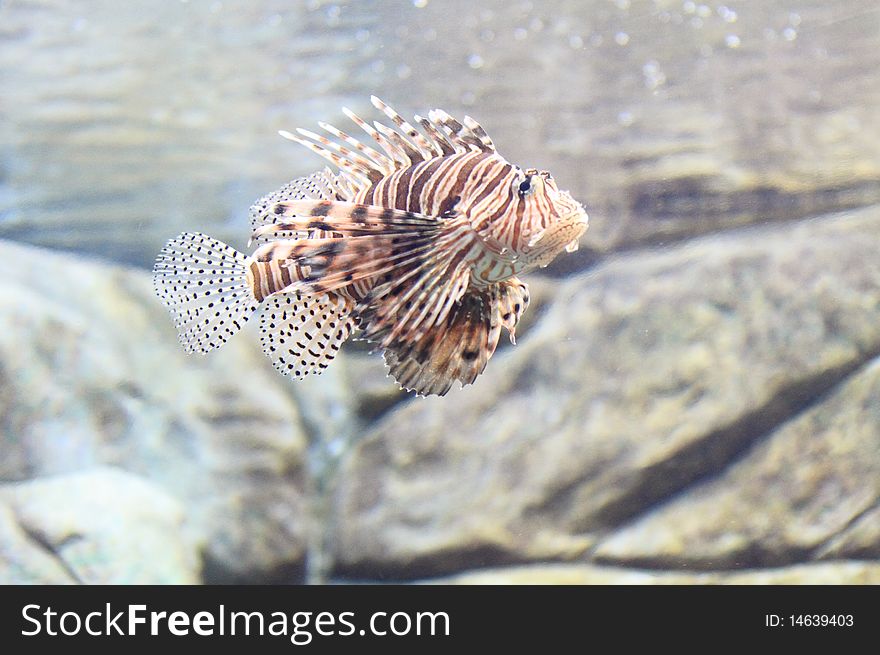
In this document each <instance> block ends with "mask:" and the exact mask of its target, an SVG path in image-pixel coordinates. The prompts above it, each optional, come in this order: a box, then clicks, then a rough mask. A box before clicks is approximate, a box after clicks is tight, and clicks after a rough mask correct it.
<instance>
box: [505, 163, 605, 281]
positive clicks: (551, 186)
mask: <svg viewBox="0 0 880 655" xmlns="http://www.w3.org/2000/svg"><path fill="white" fill-rule="evenodd" d="M512 186H513V190H514V194H513V197H514V198H515V200H514V202H515V204H516V208H515V211H514V213H513V216H514V217H515V218H514V220H515V221H517V223H518V227H519V229H518V230H514V233H518V234H519V236H520V238H519V239H518V243H516V244H512V245H513V248H512V249H513V250H514V251H515V253H516V254H517V256H518V257H520V258H521V259H522V260H523V261H524V263H526V264H527V265H528V266H529V267H530V268H531V267H544V266H546V265H547V264H549V263H550V262H551V261H553V259H554V258H555V257H556V255H558V254H559V253H560V252H562V251H563V250H565V251H566V252H574V251H575V250H577V247H578V240H579V239H580V237H581V235H583V233H584V232H586V230H587V227H588V225H589V216H587V212H586V211H585V210H584V207H583V205H582V204H581V203H579V202H578V201H577V200H575V199H574V198H573V197H572V195H571V194H570V193H569V192H568V191H562V190H560V189H559V187H558V186H557V185H556V180H555V179H553V176H552V175H550V173H549V172H548V171H538V170H536V169H534V168H531V169H526V170H523V171H521V172H520V174H518V175H515V177H514V179H513V182H512Z"/></svg>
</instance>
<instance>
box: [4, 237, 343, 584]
mask: <svg viewBox="0 0 880 655" xmlns="http://www.w3.org/2000/svg"><path fill="white" fill-rule="evenodd" d="M0 303H2V305H3V306H4V307H5V308H7V309H6V310H4V311H3V312H2V313H0V417H2V427H0V430H2V433H3V439H0V478H2V479H4V480H23V479H27V478H33V477H39V476H44V475H51V474H57V473H63V472H72V471H78V470H82V469H88V468H91V467H93V466H95V465H98V464H110V465H115V466H118V467H121V468H123V469H125V470H127V471H131V472H133V473H136V474H138V475H141V476H143V477H144V478H146V479H148V480H149V481H151V482H152V483H154V484H156V485H157V486H158V487H160V488H161V489H163V490H164V491H166V492H167V493H170V494H171V495H172V496H174V497H175V498H177V499H178V500H179V501H180V502H181V503H182V504H183V505H184V506H185V507H186V520H185V523H184V526H183V531H184V533H185V534H186V536H187V538H189V539H192V540H193V541H194V542H196V543H198V544H200V545H201V547H202V548H203V549H204V558H205V571H206V576H207V578H208V579H209V580H215V579H219V580H230V579H238V578H239V577H240V576H244V577H246V578H247V579H261V577H262V576H267V575H273V574H274V573H275V572H277V571H279V570H286V569H290V568H291V567H293V568H294V569H295V568H297V567H301V564H302V557H303V544H304V540H303V531H304V526H303V520H302V515H303V508H304V501H303V497H302V488H303V482H302V478H303V472H302V460H303V454H304V451H305V444H306V431H305V428H304V427H303V424H302V422H301V420H300V416H301V413H300V411H299V409H298V407H297V396H295V393H294V391H293V387H292V385H291V384H290V382H289V381H288V380H286V379H284V378H282V377H281V376H279V375H278V374H277V373H276V372H275V371H274V370H273V369H272V366H271V363H270V362H269V360H268V359H267V358H266V357H264V356H263V354H262V353H261V352H260V350H259V346H258V339H257V336H256V334H254V333H253V332H251V333H249V334H245V335H239V337H238V338H236V339H233V340H232V341H231V342H230V343H229V344H228V345H226V347H224V348H222V349H221V350H218V351H217V352H212V353H211V354H210V356H205V357H199V356H188V355H186V354H185V353H184V352H183V349H182V348H181V347H180V346H179V345H178V343H177V338H176V334H175V331H174V327H173V325H172V324H171V322H170V321H169V320H168V315H167V313H166V311H165V309H164V308H163V307H162V306H161V304H160V303H159V302H158V301H157V300H156V297H155V295H154V294H153V290H152V288H151V285H150V276H149V274H148V273H146V272H144V271H135V270H129V269H124V268H120V267H116V266H108V265H104V264H99V263H93V262H86V261H83V260H82V259H79V258H77V257H73V256H70V255H61V254H58V253H54V252H50V251H47V250H43V249H38V248H33V247H29V246H21V245H15V244H11V243H8V242H0ZM246 330H247V327H246ZM329 379H330V378H328V380H329ZM322 383H323V382H322V381H321V380H320V379H317V380H309V381H308V382H306V383H304V384H311V385H313V386H314V385H320V384H322ZM303 397H305V396H303Z"/></svg>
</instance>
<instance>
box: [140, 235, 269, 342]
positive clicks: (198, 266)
mask: <svg viewBox="0 0 880 655" xmlns="http://www.w3.org/2000/svg"><path fill="white" fill-rule="evenodd" d="M247 261H248V258H247V257H246V256H245V255H244V254H243V253H240V252H238V251H237V250H236V249H235V248H232V247H231V246H227V245H226V244H225V243H221V242H220V241H217V240H216V239H212V238H211V237H209V236H205V235H204V234H200V233H198V232H184V233H183V234H181V235H179V236H177V237H175V238H174V239H172V240H171V241H169V242H168V243H167V244H166V245H165V247H164V248H162V250H161V252H160V253H159V256H158V257H157V258H156V264H155V266H154V267H153V288H154V289H155V290H156V294H157V295H158V296H159V298H160V299H161V300H162V303H163V304H164V305H165V306H166V307H167V308H168V311H169V312H171V316H172V318H173V319H174V325H175V326H176V327H177V332H178V334H179V335H180V343H181V344H182V345H183V347H184V348H185V349H186V351H187V352H190V353H192V352H202V353H206V352H208V351H209V350H212V349H214V348H218V347H220V346H222V345H223V344H224V343H226V340H227V339H229V337H231V336H232V335H233V334H235V333H236V332H238V330H240V329H241V326H242V325H244V323H245V321H247V320H248V318H250V316H251V314H253V313H254V311H255V310H256V309H257V306H258V305H259V303H258V302H257V299H256V298H255V297H254V294H253V292H252V290H251V287H250V285H249V284H248V278H247V269H246V262H247Z"/></svg>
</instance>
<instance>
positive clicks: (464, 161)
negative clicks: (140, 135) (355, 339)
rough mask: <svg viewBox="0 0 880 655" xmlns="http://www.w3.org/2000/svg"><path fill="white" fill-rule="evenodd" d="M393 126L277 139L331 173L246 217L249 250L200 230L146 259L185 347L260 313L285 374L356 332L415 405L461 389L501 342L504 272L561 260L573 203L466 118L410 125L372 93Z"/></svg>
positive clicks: (576, 228) (515, 287)
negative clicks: (358, 133)
mask: <svg viewBox="0 0 880 655" xmlns="http://www.w3.org/2000/svg"><path fill="white" fill-rule="evenodd" d="M373 104H374V105H375V106H376V107H377V108H378V109H380V110H381V111H383V112H384V113H385V114H386V116H388V117H389V118H390V119H391V120H392V121H393V123H394V124H395V126H396V129H393V128H390V127H387V126H385V125H383V124H381V123H378V122H376V123H373V125H369V124H367V123H366V122H365V121H363V120H362V119H361V118H360V117H358V116H357V115H355V114H353V113H352V112H350V111H348V110H344V111H345V113H346V114H347V115H348V116H349V117H350V118H351V119H352V120H353V121H354V123H355V124H356V125H358V126H359V127H360V128H362V129H363V130H364V131H365V132H366V133H367V134H368V135H369V136H370V137H371V139H372V140H373V142H374V143H375V145H376V146H378V148H379V149H376V148H375V147H373V146H368V145H365V144H363V143H362V142H360V141H358V140H356V139H355V138H353V137H351V136H350V135H348V134H347V133H345V132H342V131H341V130H339V129H337V128H335V127H333V126H331V125H328V124H325V123H321V124H320V125H321V127H322V129H324V131H325V132H327V133H328V134H329V135H330V136H331V137H334V139H335V140H334V139H330V138H328V137H325V136H322V135H318V134H315V133H312V132H309V131H306V130H298V134H296V135H295V134H292V133H288V132H282V136H285V137H286V138H289V139H291V140H293V141H296V142H298V143H300V144H302V145H304V146H305V147H307V148H309V149H310V150H312V151H313V152H315V153H317V154H318V155H320V156H322V157H324V158H325V159H326V160H328V161H329V162H330V163H332V164H333V165H334V166H335V167H336V168H337V169H338V170H337V171H336V172H334V171H333V170H331V169H330V168H325V169H324V170H322V171H318V172H316V173H313V174H312V175H309V176H306V177H302V178H297V179H295V180H293V181H291V182H289V183H288V184H286V185H285V186H284V187H282V188H281V189H278V190H277V191H275V192H273V193H270V194H268V195H267V196H265V197H263V198H261V199H260V200H258V201H257V202H256V203H254V205H253V206H252V207H251V209H250V219H251V228H252V240H253V241H254V242H255V243H256V244H257V247H256V249H255V251H254V252H253V254H252V255H250V256H246V255H244V254H243V253H240V252H238V251H236V250H235V249H233V248H231V247H230V246H227V245H225V244H223V243H221V242H219V241H216V240H214V239H212V238H211V237H208V236H205V235H202V234H199V233H184V234H181V235H180V236H178V237H176V238H175V239H172V240H171V241H169V243H168V244H167V245H166V246H165V248H163V250H162V251H161V252H160V254H159V256H158V258H157V261H156V265H155V267H154V271H153V280H154V286H155V289H156V292H157V294H158V295H159V297H160V298H161V299H162V301H163V302H164V304H165V305H166V306H167V307H168V309H169V310H170V312H171V314H172V317H173V318H174V320H175V324H176V325H177V328H178V331H179V334H180V340H181V343H182V344H183V346H184V347H185V348H186V349H187V350H188V351H190V352H208V351H209V350H211V349H213V348H216V347H218V346H220V345H222V344H223V343H225V342H226V340H227V339H228V338H229V337H230V336H231V335H232V334H234V333H235V332H236V331H238V329H240V327H241V326H242V325H243V324H244V322H245V321H246V320H248V318H249V317H250V316H252V315H253V314H255V313H258V314H259V325H260V332H261V340H262V345H263V351H264V352H265V353H266V355H267V356H268V357H269V358H270V359H271V360H272V362H273V364H274V366H275V367H276V368H277V369H278V370H279V371H281V372H282V373H284V374H287V375H291V376H292V377H302V376H305V375H308V374H309V373H320V372H321V371H322V370H323V369H324V368H326V367H327V366H328V365H329V363H330V361H331V360H332V359H333V358H334V357H335V355H336V353H337V352H338V351H339V348H340V347H341V345H342V343H343V342H344V341H345V340H347V339H348V338H349V337H350V336H351V335H352V334H353V333H354V332H355V330H357V329H360V330H361V337H362V338H364V339H367V340H368V341H370V342H371V343H373V344H374V345H375V347H376V348H377V349H381V350H383V351H384V354H385V360H386V363H387V364H388V366H389V369H390V372H391V374H392V375H393V376H394V378H395V379H396V380H397V382H398V383H399V384H400V385H401V386H402V387H403V388H405V389H407V390H413V391H415V392H417V393H418V394H420V395H430V394H436V395H443V394H445V393H446V392H447V391H448V390H449V389H450V388H451V386H452V384H453V383H454V382H455V381H456V380H458V381H459V382H460V383H461V384H462V385H465V384H470V383H472V382H473V381H474V380H475V379H476V378H477V376H478V375H479V374H480V373H482V371H483V370H484V369H485V367H486V364H487V363H488V361H489V358H490V357H491V356H492V354H493V353H494V351H495V348H496V347H497V344H498V341H499V338H500V334H501V328H502V327H503V328H505V329H506V330H507V331H508V333H509V335H510V338H511V341H514V335H515V329H516V325H517V322H518V321H519V319H520V317H521V316H522V314H523V312H525V310H526V308H527V307H528V303H529V294H528V287H527V286H526V284H525V283H524V282H522V281H521V280H520V279H519V277H518V276H519V275H520V274H522V273H526V272H528V271H529V270H532V269H534V268H537V267H542V266H546V265H547V264H548V263H549V262H550V261H552V259H553V258H554V257H556V255H558V254H559V253H560V252H561V251H562V250H566V251H568V252H572V251H574V250H575V249H576V248H577V243H578V239H579V238H580V236H581V235H582V234H583V233H584V231H585V230H586V229H587V225H588V218H587V214H586V212H585V211H584V209H583V207H582V206H581V205H580V204H579V203H578V202H577V201H575V200H574V199H573V198H572V197H571V196H570V195H569V194H568V193H567V192H565V191H560V190H559V189H558V187H557V186H556V182H555V180H554V179H553V178H552V176H551V175H550V174H549V173H548V172H546V171H538V170H535V169H525V170H523V169H522V168H520V167H518V166H515V165H513V164H511V163H510V162H508V161H507V160H506V159H504V158H503V157H502V156H500V155H499V154H498V153H497V152H496V150H495V146H494V143H493V142H492V140H491V139H490V138H489V136H488V134H486V132H485V130H483V128H482V127H481V126H480V125H479V124H478V123H477V122H476V121H474V120H473V119H471V118H469V117H466V118H465V119H464V122H463V123H462V122H459V121H457V120H456V119H454V118H452V117H451V116H449V115H448V114H446V113H445V112H443V111H440V110H434V111H432V112H430V113H429V114H428V118H427V119H426V118H421V117H419V116H416V117H415V121H416V123H418V124H419V125H420V127H421V128H422V131H419V130H418V129H416V128H415V127H414V126H413V125H411V124H410V123H408V122H407V121H406V120H404V119H403V118H402V117H401V116H400V115H399V114H398V113H397V112H395V111H394V110H393V109H391V108H390V107H389V106H387V105H386V104H385V103H383V102H382V101H381V100H379V99H377V98H373Z"/></svg>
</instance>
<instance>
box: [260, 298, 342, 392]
mask: <svg viewBox="0 0 880 655" xmlns="http://www.w3.org/2000/svg"><path fill="white" fill-rule="evenodd" d="M352 305H353V303H352V302H351V300H349V299H348V298H345V297H343V296H341V295H339V294H322V295H320V296H310V295H306V294H303V293H301V292H299V291H286V292H282V293H276V294H274V295H272V296H270V297H269V298H267V299H266V301H265V302H264V303H263V306H262V309H261V311H260V321H259V323H260V341H261V344H262V347H263V352H264V353H265V354H266V356H267V357H268V358H269V359H270V360H272V365H273V366H274V367H275V368H276V369H277V370H278V371H280V372H281V373H283V374H284V375H289V376H291V377H295V378H301V377H305V376H306V375H309V374H315V375H319V374H320V373H322V372H323V371H324V369H325V368H327V366H328V365H329V364H330V362H331V361H333V359H334V358H335V357H336V355H337V353H338V352H339V349H340V347H341V346H342V344H343V343H344V342H345V340H346V339H348V337H349V336H350V335H351V331H352V329H353V328H354V319H353V318H352V317H351V309H352Z"/></svg>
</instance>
